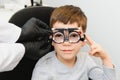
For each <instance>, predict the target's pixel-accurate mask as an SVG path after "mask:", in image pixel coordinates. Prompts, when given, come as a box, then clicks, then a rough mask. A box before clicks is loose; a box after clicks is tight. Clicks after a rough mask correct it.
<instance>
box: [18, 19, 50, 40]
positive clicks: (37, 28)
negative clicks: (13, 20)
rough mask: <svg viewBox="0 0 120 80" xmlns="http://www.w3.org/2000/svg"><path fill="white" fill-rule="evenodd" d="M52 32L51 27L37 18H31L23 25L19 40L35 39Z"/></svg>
mask: <svg viewBox="0 0 120 80" xmlns="http://www.w3.org/2000/svg"><path fill="white" fill-rule="evenodd" d="M51 33H52V31H51V29H50V27H49V26H48V25H47V24H46V23H44V22H42V21H40V20H39V19H36V18H31V19H30V20H28V21H27V22H26V23H25V24H24V25H23V26H22V32H21V35H20V37H19V39H18V42H24V41H33V40H36V39H38V37H44V36H49V35H50V34H51Z"/></svg>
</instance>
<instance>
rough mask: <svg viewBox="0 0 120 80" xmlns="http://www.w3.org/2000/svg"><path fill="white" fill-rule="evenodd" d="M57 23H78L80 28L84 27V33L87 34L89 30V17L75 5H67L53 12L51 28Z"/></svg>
mask: <svg viewBox="0 0 120 80" xmlns="http://www.w3.org/2000/svg"><path fill="white" fill-rule="evenodd" d="M57 21H59V22H62V23H64V24H67V23H68V22H69V23H70V24H72V23H74V22H77V23H78V26H81V27H82V29H83V32H85V31H86V28H87V17H86V16H85V14H84V12H83V11H82V10H81V9H80V8H79V7H76V6H73V5H65V6H61V7H58V8H56V9H55V10H54V11H53V12H52V15H51V19H50V26H51V27H52V26H53V25H54V24H55V23H56V22H57Z"/></svg>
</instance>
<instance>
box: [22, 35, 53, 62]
mask: <svg viewBox="0 0 120 80" xmlns="http://www.w3.org/2000/svg"><path fill="white" fill-rule="evenodd" d="M23 44H24V46H25V57H27V58H30V59H33V60H38V59H39V58H41V57H42V56H44V55H45V54H47V53H48V52H50V51H52V50H53V47H52V45H51V41H50V40H48V38H47V37H44V38H42V37H40V38H39V40H38V41H29V42H24V43H23Z"/></svg>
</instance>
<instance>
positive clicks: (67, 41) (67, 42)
mask: <svg viewBox="0 0 120 80" xmlns="http://www.w3.org/2000/svg"><path fill="white" fill-rule="evenodd" d="M62 44H63V46H69V45H70V44H71V43H70V42H69V40H65V41H64V42H63V43H62Z"/></svg>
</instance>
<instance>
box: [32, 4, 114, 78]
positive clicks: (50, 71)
mask: <svg viewBox="0 0 120 80" xmlns="http://www.w3.org/2000/svg"><path fill="white" fill-rule="evenodd" d="M50 23H51V27H52V31H53V35H52V40H53V41H52V45H53V46H54V49H55V51H53V52H50V53H48V54H47V55H45V56H44V57H42V58H41V59H40V60H39V61H38V63H37V64H36V66H35V69H34V71H33V76H32V80H88V79H89V78H91V79H92V80H115V69H114V66H113V64H112V61H111V60H110V57H109V55H108V54H107V52H106V51H105V50H104V49H103V48H102V47H101V46H100V45H98V44H96V43H95V42H94V41H93V40H92V39H91V38H90V37H89V36H88V35H86V34H85V31H86V27H87V17H86V16H85V14H84V13H83V12H82V10H81V9H80V8H79V7H76V6H73V5H66V6H61V7H59V8H56V9H55V10H54V11H53V13H52V16H51V22H50ZM86 42H87V44H88V45H89V46H90V51H89V55H92V56H97V57H100V58H101V60H102V62H103V66H101V67H100V66H98V65H97V64H95V62H94V61H93V60H92V59H91V57H90V56H89V55H88V54H87V53H82V52H80V49H81V48H82V47H83V46H84V45H85V44H86Z"/></svg>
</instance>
